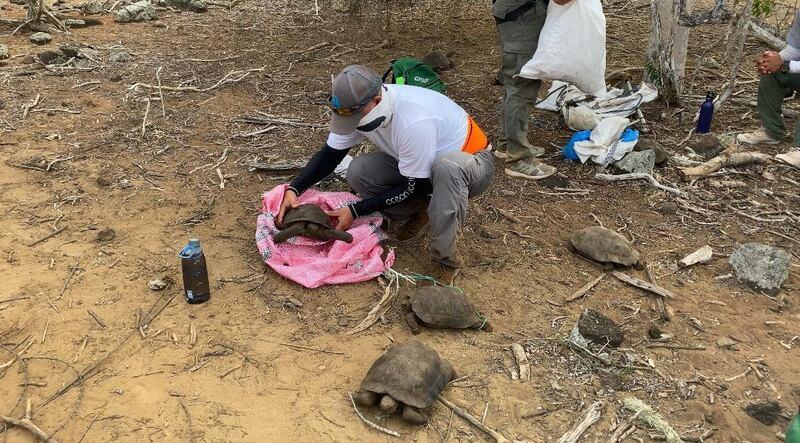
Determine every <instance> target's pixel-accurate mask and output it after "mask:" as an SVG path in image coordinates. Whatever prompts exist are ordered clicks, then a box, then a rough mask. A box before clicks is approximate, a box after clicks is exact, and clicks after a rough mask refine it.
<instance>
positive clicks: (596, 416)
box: [558, 401, 603, 443]
mask: <svg viewBox="0 0 800 443" xmlns="http://www.w3.org/2000/svg"><path fill="white" fill-rule="evenodd" d="M602 412H603V402H602V401H598V402H594V403H593V404H592V405H591V406H589V408H588V409H587V410H586V415H585V416H584V417H583V420H581V421H580V422H578V423H576V424H575V426H573V427H572V429H570V430H569V431H568V432H567V433H566V434H564V435H562V436H561V438H560V439H558V443H575V442H577V441H578V440H579V439H580V438H581V435H583V433H584V432H586V430H587V429H589V427H590V426H592V425H593V424H595V423H597V421H598V420H600V415H601V414H602Z"/></svg>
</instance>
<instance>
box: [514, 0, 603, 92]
mask: <svg viewBox="0 0 800 443" xmlns="http://www.w3.org/2000/svg"><path fill="white" fill-rule="evenodd" d="M519 75H520V76H521V77H525V78H532V79H539V80H562V81H566V82H569V83H572V84H574V85H575V86H577V87H578V89H580V90H581V91H586V92H588V93H590V94H594V95H597V96H600V95H602V93H603V92H604V91H605V87H606V81H605V75H606V17H605V15H603V6H602V5H601V4H600V0H572V1H571V2H569V3H567V4H566V5H564V6H561V5H558V4H556V3H555V2H550V4H549V5H548V6H547V19H546V20H545V22H544V27H543V28H542V32H541V34H540V36H539V44H538V46H537V48H536V53H534V54H533V58H532V59H531V60H530V61H529V62H528V63H526V64H525V66H523V67H522V70H521V71H520V73H519Z"/></svg>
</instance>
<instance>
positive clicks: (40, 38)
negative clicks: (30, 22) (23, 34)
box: [30, 32, 53, 45]
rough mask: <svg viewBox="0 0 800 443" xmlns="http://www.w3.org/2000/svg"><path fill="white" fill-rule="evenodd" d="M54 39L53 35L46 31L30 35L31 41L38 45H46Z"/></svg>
mask: <svg viewBox="0 0 800 443" xmlns="http://www.w3.org/2000/svg"><path fill="white" fill-rule="evenodd" d="M52 40H53V37H52V36H51V35H50V34H48V33H46V32H37V33H35V34H32V35H31V36H30V41H31V43H35V44H37V45H44V44H47V43H50V41H52Z"/></svg>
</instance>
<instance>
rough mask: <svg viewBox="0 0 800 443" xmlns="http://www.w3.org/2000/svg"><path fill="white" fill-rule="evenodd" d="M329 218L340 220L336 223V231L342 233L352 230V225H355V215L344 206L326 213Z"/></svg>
mask: <svg viewBox="0 0 800 443" xmlns="http://www.w3.org/2000/svg"><path fill="white" fill-rule="evenodd" d="M325 213H326V214H328V216H329V217H335V218H337V219H338V220H339V222H338V223H336V229H338V230H340V231H346V230H348V229H350V225H352V224H353V214H352V213H351V212H350V208H349V207H347V206H343V207H341V208H339V209H334V210H333V211H325Z"/></svg>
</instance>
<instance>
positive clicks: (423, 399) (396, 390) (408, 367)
mask: <svg viewBox="0 0 800 443" xmlns="http://www.w3.org/2000/svg"><path fill="white" fill-rule="evenodd" d="M455 378H456V371H455V370H454V369H453V365H451V364H450V362H448V361H447V360H444V359H442V358H441V357H439V354H437V353H436V351H435V350H433V349H431V348H429V347H428V346H426V345H424V344H422V343H420V342H418V341H416V340H411V341H409V342H406V343H402V344H396V345H394V346H392V347H390V348H389V350H388V351H386V353H385V354H383V355H382V356H380V357H379V358H378V359H377V360H375V363H373V364H372V367H370V368H369V371H367V375H366V377H364V381H362V382H361V389H363V390H366V391H370V392H374V393H377V394H388V395H390V396H391V397H392V398H394V399H395V400H397V401H399V402H402V403H404V404H406V405H409V406H413V407H415V408H427V407H428V406H430V405H431V404H433V401H434V400H435V399H436V397H437V396H438V395H439V393H441V392H442V390H443V389H444V387H445V386H447V384H448V383H450V382H451V381H452V380H453V379H455Z"/></svg>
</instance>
